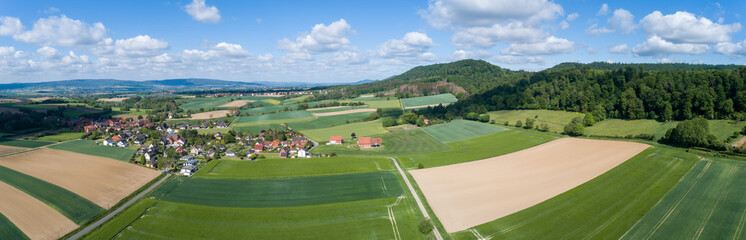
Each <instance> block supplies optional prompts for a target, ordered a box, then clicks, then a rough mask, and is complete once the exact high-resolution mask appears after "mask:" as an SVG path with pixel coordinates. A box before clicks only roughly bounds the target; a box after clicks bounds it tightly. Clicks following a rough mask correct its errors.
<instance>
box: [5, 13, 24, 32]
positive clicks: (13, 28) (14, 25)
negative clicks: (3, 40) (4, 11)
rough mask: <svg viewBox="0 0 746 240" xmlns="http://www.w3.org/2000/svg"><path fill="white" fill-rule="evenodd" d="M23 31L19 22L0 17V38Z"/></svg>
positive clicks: (16, 19)
mask: <svg viewBox="0 0 746 240" xmlns="http://www.w3.org/2000/svg"><path fill="white" fill-rule="evenodd" d="M22 30H23V24H21V20H19V19H18V18H14V17H0V36H10V35H15V34H18V33H20V32H21V31H22Z"/></svg>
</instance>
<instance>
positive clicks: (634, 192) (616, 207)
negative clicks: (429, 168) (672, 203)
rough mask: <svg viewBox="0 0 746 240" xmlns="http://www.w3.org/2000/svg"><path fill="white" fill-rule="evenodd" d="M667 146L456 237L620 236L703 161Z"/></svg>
mask: <svg viewBox="0 0 746 240" xmlns="http://www.w3.org/2000/svg"><path fill="white" fill-rule="evenodd" d="M697 161H698V160H697V156H696V155H694V154H689V153H686V152H683V151H679V150H676V149H672V148H669V147H665V146H660V147H654V148H649V149H647V150H645V151H643V152H641V153H640V154H638V155H637V156H635V157H633V158H631V159H630V160H627V161H626V162H624V163H622V164H620V165H619V166H617V167H615V168H613V169H612V170H609V171H608V172H606V173H604V174H602V175H600V176H599V177H596V178H594V179H593V180H591V181H588V182H586V183H584V184H582V185H580V186H578V187H576V188H573V189H571V190H569V191H567V192H564V193H562V194H560V195H558V196H556V197H554V198H551V199H549V200H547V201H544V202H542V203H539V204H537V205H534V206H532V207H530V208H527V209H524V210H522V211H519V212H516V213H513V214H511V215H508V216H506V217H503V218H500V219H497V220H494V221H491V222H488V223H485V224H482V225H479V226H476V227H473V228H471V229H469V230H466V231H461V232H456V233H454V234H452V235H451V236H453V238H454V239H476V236H475V235H477V234H478V235H480V236H482V237H485V238H493V239H518V238H520V239H579V238H587V239H618V238H620V237H622V235H624V234H625V232H626V231H627V230H628V229H630V228H631V227H632V226H633V225H634V224H635V223H636V222H637V221H638V220H639V219H640V218H641V217H642V216H643V215H645V214H646V213H647V212H648V211H649V210H650V209H651V208H652V207H653V206H654V205H655V204H656V203H657V202H658V201H659V200H660V199H661V198H663V196H664V195H665V194H666V193H667V192H668V191H669V190H671V188H673V187H674V185H676V183H677V182H678V181H679V180H680V179H681V178H682V177H683V176H684V175H685V174H686V173H687V172H688V171H689V169H691V168H692V166H693V165H694V164H695V163H696V162H697Z"/></svg>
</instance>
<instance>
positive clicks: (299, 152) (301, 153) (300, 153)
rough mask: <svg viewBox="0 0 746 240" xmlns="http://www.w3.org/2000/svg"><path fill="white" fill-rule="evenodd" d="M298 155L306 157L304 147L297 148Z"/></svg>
mask: <svg viewBox="0 0 746 240" xmlns="http://www.w3.org/2000/svg"><path fill="white" fill-rule="evenodd" d="M298 157H299V158H305V157H307V156H306V150H305V149H300V150H298Z"/></svg>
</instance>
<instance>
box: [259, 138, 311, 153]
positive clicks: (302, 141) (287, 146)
mask: <svg viewBox="0 0 746 240" xmlns="http://www.w3.org/2000/svg"><path fill="white" fill-rule="evenodd" d="M306 145H308V139H306V138H305V137H303V136H293V138H291V139H290V140H289V141H280V140H277V139H275V140H274V141H271V142H270V141H257V142H256V143H255V144H254V149H253V150H254V151H256V152H262V151H274V150H279V151H280V158H310V157H311V155H310V154H308V152H307V151H306Z"/></svg>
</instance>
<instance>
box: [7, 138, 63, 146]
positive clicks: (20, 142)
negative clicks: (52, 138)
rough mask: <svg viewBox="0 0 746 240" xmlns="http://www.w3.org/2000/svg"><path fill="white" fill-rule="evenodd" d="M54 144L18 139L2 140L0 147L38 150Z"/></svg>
mask: <svg viewBox="0 0 746 240" xmlns="http://www.w3.org/2000/svg"><path fill="white" fill-rule="evenodd" d="M52 143H53V142H43V141H30V140H18V139H5V138H3V139H0V145H4V146H11V147H23V148H38V147H43V146H46V145H49V144H52Z"/></svg>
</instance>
